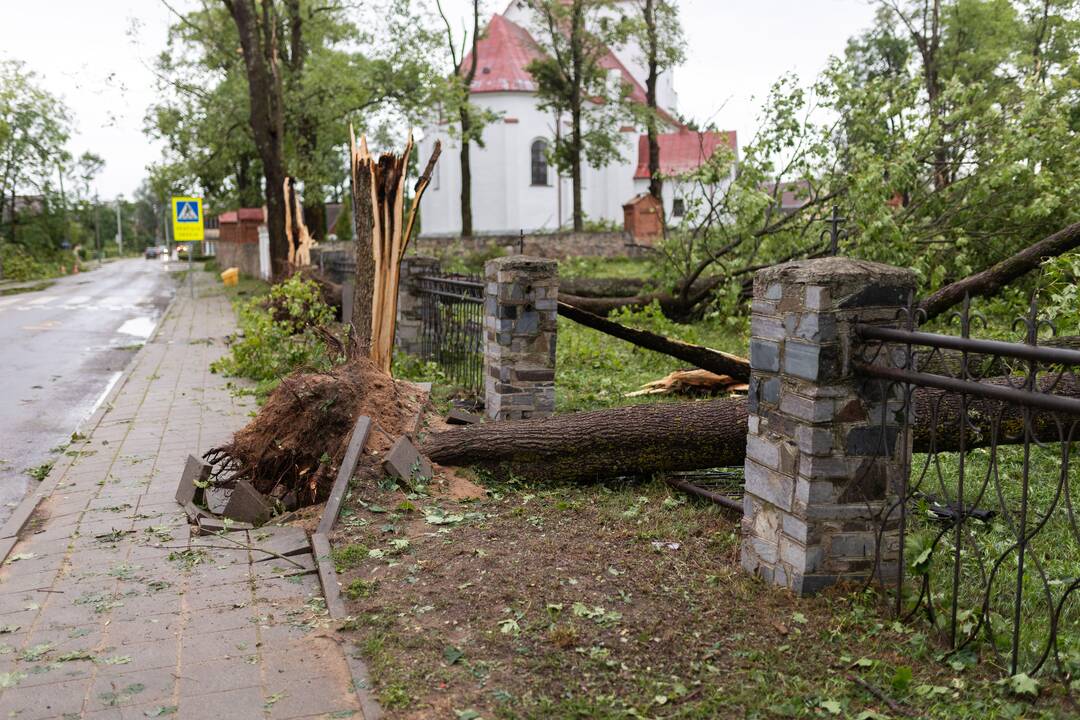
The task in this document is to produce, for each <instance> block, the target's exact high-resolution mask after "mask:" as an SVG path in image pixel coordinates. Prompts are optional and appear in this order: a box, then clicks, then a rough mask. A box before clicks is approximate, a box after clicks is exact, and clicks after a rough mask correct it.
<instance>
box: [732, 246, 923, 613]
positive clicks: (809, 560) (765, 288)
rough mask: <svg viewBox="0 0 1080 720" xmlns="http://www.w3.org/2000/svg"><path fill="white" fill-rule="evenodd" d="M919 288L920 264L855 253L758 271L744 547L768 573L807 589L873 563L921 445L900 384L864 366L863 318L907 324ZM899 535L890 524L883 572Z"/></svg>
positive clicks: (748, 562) (756, 568) (857, 575)
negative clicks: (908, 420) (889, 503)
mask: <svg viewBox="0 0 1080 720" xmlns="http://www.w3.org/2000/svg"><path fill="white" fill-rule="evenodd" d="M914 288H915V274H914V273H913V272H911V271H910V270H906V269H901V268H895V267H891V266H888V265H881V264H878V263H872V262H865V261H860V260H851V259H848V258H823V259H820V260H808V261H797V262H790V263H785V264H783V265H777V266H775V267H771V268H767V269H765V270H761V271H759V272H758V273H757V275H756V276H755V277H754V301H753V308H752V317H751V326H750V327H751V340H750V365H751V369H752V373H751V379H750V391H749V398H748V410H749V433H748V435H747V438H746V495H745V499H744V516H743V540H742V550H741V557H742V564H743V567H744V568H746V569H747V570H748V571H750V572H753V573H756V574H758V575H760V576H761V577H763V578H764V579H765V580H766V581H768V582H771V583H773V584H775V585H779V586H781V587H786V588H789V589H791V590H792V591H793V592H795V593H798V594H801V595H806V594H811V593H814V592H817V591H818V590H820V589H821V588H824V587H826V586H828V585H831V584H833V583H835V582H837V581H838V580H841V579H852V580H855V579H860V580H865V578H866V577H867V576H868V574H869V573H870V572H872V570H873V565H874V559H875V551H876V543H877V533H878V531H879V529H880V520H879V519H877V517H878V516H879V513H880V512H881V509H882V507H883V506H884V503H885V502H886V498H887V497H888V495H889V492H890V489H895V488H896V487H897V485H896V484H897V483H898V482H899V479H900V478H901V477H902V475H901V473H904V472H907V467H908V464H909V458H910V454H909V449H908V448H906V447H903V448H901V447H897V445H898V442H899V441H898V438H899V437H900V433H899V432H898V430H899V426H900V424H901V422H902V421H903V415H902V413H903V403H902V402H901V401H900V395H901V391H900V389H899V388H894V389H893V390H891V391H889V390H885V389H884V388H883V387H882V384H881V383H878V382H877V381H860V380H859V378H858V376H857V375H856V373H855V372H854V370H853V367H852V362H853V360H854V359H856V358H857V357H859V355H858V353H859V346H858V339H857V338H856V337H855V332H854V325H855V323H859V322H863V323H875V324H888V325H897V324H898V323H899V319H898V316H897V313H898V311H899V309H900V308H901V307H903V306H906V304H907V300H908V297H909V293H911V292H912V291H913V290H914ZM887 392H889V393H891V394H892V395H894V396H895V397H886V393H887ZM883 403H886V404H887V408H888V410H889V411H890V412H888V413H887V419H888V420H887V421H888V424H886V425H885V426H884V427H883V424H882V418H883V412H882V411H883V410H884V409H886V408H884V407H883ZM896 543H897V534H896V532H895V531H894V530H892V529H891V528H886V533H885V535H884V536H883V546H882V552H881V562H882V566H881V567H882V571H883V573H885V572H888V571H889V568H890V565H891V567H892V568H895V562H896V557H897V555H896Z"/></svg>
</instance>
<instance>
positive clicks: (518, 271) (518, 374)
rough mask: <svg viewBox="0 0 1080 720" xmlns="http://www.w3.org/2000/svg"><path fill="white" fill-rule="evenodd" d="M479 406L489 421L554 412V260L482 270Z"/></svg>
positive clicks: (494, 263) (514, 261)
mask: <svg viewBox="0 0 1080 720" xmlns="http://www.w3.org/2000/svg"><path fill="white" fill-rule="evenodd" d="M484 274H485V279H486V287H485V291H484V403H485V408H486V414H487V417H488V418H489V419H491V420H523V419H526V418H535V417H545V416H547V415H550V414H552V413H553V412H554V411H555V326H556V310H557V302H558V292H559V276H558V264H557V263H556V262H555V261H554V260H544V259H542V258H536V257H529V256H527V255H513V256H510V257H502V258H496V259H495V260H489V261H488V262H487V264H485V265H484Z"/></svg>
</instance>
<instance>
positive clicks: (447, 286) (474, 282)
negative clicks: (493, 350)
mask: <svg viewBox="0 0 1080 720" xmlns="http://www.w3.org/2000/svg"><path fill="white" fill-rule="evenodd" d="M416 283H417V284H416V293H417V295H418V296H419V297H420V355H421V357H423V358H425V359H427V360H433V361H435V362H436V363H437V364H438V365H439V367H440V368H441V369H442V371H443V373H444V374H445V375H446V378H447V380H449V381H450V383H451V384H453V385H455V386H457V387H459V388H461V389H463V390H465V391H466V392H468V393H469V394H471V395H477V396H479V395H482V394H483V390H484V378H483V366H484V283H483V281H482V280H481V279H480V278H479V277H477V276H472V275H453V274H438V275H421V276H419V277H417V278H416Z"/></svg>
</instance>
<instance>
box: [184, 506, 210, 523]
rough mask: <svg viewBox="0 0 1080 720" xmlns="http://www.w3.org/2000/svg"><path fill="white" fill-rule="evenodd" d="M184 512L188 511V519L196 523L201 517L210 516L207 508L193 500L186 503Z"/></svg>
mask: <svg viewBox="0 0 1080 720" xmlns="http://www.w3.org/2000/svg"><path fill="white" fill-rule="evenodd" d="M184 512H186V513H187V516H188V520H190V521H191V522H193V523H196V524H197V523H198V522H199V520H200V519H202V518H208V517H210V515H209V514H208V513H207V512H206V511H205V510H203V509H202V508H201V507H199V506H198V505H196V504H195V503H193V502H188V503H184Z"/></svg>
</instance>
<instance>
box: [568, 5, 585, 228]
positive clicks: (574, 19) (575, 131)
mask: <svg viewBox="0 0 1080 720" xmlns="http://www.w3.org/2000/svg"><path fill="white" fill-rule="evenodd" d="M571 13H572V15H571V21H570V23H571V24H570V57H571V61H570V62H571V85H572V87H573V90H572V91H571V97H570V123H571V128H570V144H571V147H570V153H571V155H570V177H571V182H572V185H573V194H574V232H581V231H582V230H584V229H585V211H584V209H583V208H582V200H581V151H582V147H581V146H582V142H581V113H582V103H583V102H584V99H583V98H584V92H583V88H582V84H583V83H584V77H583V73H584V62H585V61H584V58H583V57H582V43H583V42H584V38H583V37H582V35H583V34H584V32H585V8H584V6H583V3H582V0H575V2H574V6H573V8H572V9H571Z"/></svg>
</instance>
